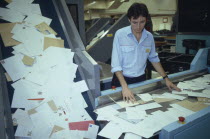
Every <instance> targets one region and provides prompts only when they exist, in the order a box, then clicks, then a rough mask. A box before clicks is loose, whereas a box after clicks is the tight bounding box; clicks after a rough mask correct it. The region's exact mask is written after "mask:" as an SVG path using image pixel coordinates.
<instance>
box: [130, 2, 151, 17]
mask: <svg viewBox="0 0 210 139" xmlns="http://www.w3.org/2000/svg"><path fill="white" fill-rule="evenodd" d="M148 14H149V12H148V9H147V6H146V5H145V4H143V3H133V4H132V5H131V6H130V8H129V9H128V12H127V17H128V19H131V17H133V18H134V19H137V18H138V17H139V16H143V17H146V18H147V17H148Z"/></svg>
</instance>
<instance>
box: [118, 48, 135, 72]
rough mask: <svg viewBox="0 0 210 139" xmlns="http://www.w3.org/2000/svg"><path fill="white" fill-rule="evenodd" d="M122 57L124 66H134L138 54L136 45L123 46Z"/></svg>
mask: <svg viewBox="0 0 210 139" xmlns="http://www.w3.org/2000/svg"><path fill="white" fill-rule="evenodd" d="M121 51H122V57H123V65H122V66H123V67H124V68H130V67H132V66H134V64H135V60H134V59H136V55H135V47H134V46H122V47H121Z"/></svg>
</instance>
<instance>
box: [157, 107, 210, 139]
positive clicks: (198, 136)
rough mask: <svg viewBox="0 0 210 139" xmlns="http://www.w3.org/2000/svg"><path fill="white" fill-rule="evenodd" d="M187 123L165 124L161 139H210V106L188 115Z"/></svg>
mask: <svg viewBox="0 0 210 139" xmlns="http://www.w3.org/2000/svg"><path fill="white" fill-rule="evenodd" d="M185 122H186V123H185V124H181V123H179V122H174V123H171V124H169V125H167V126H165V127H164V128H163V129H162V130H161V132H160V135H159V138H160V139H210V132H209V127H210V107H207V108H205V109H203V110H201V111H199V112H197V113H194V114H192V115H190V116H188V117H186V120H185Z"/></svg>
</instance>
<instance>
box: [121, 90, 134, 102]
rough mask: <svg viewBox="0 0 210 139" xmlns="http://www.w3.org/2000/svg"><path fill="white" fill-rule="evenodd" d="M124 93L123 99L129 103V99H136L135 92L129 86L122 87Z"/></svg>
mask: <svg viewBox="0 0 210 139" xmlns="http://www.w3.org/2000/svg"><path fill="white" fill-rule="evenodd" d="M122 95H123V100H124V101H126V102H127V103H129V101H131V102H132V103H134V102H135V101H136V99H135V97H134V95H133V92H132V91H131V90H130V89H129V88H127V87H126V88H123V89H122Z"/></svg>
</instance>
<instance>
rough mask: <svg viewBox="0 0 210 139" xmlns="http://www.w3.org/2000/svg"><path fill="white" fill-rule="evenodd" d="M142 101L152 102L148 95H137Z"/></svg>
mask: <svg viewBox="0 0 210 139" xmlns="http://www.w3.org/2000/svg"><path fill="white" fill-rule="evenodd" d="M137 95H138V96H139V97H140V98H141V99H142V100H143V101H145V102H147V101H152V100H153V99H152V96H151V95H150V94H149V93H146V94H137Z"/></svg>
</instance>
